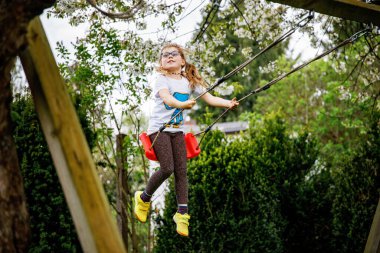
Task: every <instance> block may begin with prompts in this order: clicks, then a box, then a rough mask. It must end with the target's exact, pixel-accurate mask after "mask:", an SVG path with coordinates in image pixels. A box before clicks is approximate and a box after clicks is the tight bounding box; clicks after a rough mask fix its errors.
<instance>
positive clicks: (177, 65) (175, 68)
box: [161, 47, 186, 72]
mask: <svg viewBox="0 0 380 253" xmlns="http://www.w3.org/2000/svg"><path fill="white" fill-rule="evenodd" d="M185 63H186V62H185V59H183V58H182V56H181V54H180V52H179V51H178V49H177V48H176V47H167V48H164V49H163V50H162V52H161V67H162V68H163V69H165V70H167V71H170V72H181V68H182V66H184V65H185Z"/></svg>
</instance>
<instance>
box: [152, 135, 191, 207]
mask: <svg viewBox="0 0 380 253" xmlns="http://www.w3.org/2000/svg"><path fill="white" fill-rule="evenodd" d="M156 135H157V133H155V134H152V135H150V136H149V137H150V139H151V141H153V140H154V138H155V137H156ZM153 149H154V152H155V153H156V156H157V159H158V161H159V162H160V169H159V170H158V171H156V172H155V173H154V174H153V175H152V176H151V177H150V178H149V180H148V184H147V186H146V188H145V192H146V193H147V194H149V195H152V194H153V193H154V192H155V191H156V190H157V188H158V187H159V186H160V185H161V184H162V183H163V182H164V181H165V180H166V179H167V178H168V177H169V176H170V175H171V174H172V173H173V172H174V182H175V192H176V197H177V203H178V204H187V202H188V182H187V167H186V162H187V158H186V144H185V139H184V134H183V133H182V132H176V133H170V132H161V133H160V135H159V136H158V138H157V140H156V142H155V143H154V146H153Z"/></svg>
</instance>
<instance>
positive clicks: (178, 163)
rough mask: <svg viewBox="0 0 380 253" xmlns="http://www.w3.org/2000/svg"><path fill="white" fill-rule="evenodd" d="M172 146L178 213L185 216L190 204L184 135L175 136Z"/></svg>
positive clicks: (176, 134) (172, 139)
mask: <svg viewBox="0 0 380 253" xmlns="http://www.w3.org/2000/svg"><path fill="white" fill-rule="evenodd" d="M171 145H172V147H173V157H174V180H175V191H176V196H177V203H178V211H179V212H181V213H182V214H183V213H187V203H188V181H187V158H186V144H185V138H184V135H183V133H175V134H173V137H172V138H171Z"/></svg>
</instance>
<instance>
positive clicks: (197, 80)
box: [156, 43, 208, 89]
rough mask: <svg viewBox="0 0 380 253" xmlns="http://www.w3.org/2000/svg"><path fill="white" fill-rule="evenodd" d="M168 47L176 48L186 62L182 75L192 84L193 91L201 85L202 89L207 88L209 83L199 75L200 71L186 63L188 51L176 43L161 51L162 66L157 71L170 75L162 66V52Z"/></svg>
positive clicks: (167, 45) (169, 44)
mask: <svg viewBox="0 0 380 253" xmlns="http://www.w3.org/2000/svg"><path fill="white" fill-rule="evenodd" d="M168 47H175V48H176V49H177V50H178V52H179V54H180V55H181V57H182V59H184V60H185V66H182V67H184V70H182V71H181V75H182V76H184V77H186V78H187V80H189V83H190V88H191V89H195V87H196V86H197V85H200V86H202V87H205V88H207V87H208V85H207V83H206V82H205V81H204V80H203V78H202V76H201V75H200V74H199V72H198V69H197V68H196V67H195V66H194V65H193V64H191V63H188V62H187V61H186V57H185V52H186V51H187V50H186V49H184V48H183V47H181V46H180V45H178V44H176V43H168V44H166V45H165V46H163V47H162V49H161V51H160V56H159V60H158V62H159V64H160V66H159V67H157V68H156V71H157V72H159V73H161V74H164V75H165V74H168V71H167V70H165V69H164V68H163V67H162V66H161V59H162V51H163V50H164V49H165V48H168Z"/></svg>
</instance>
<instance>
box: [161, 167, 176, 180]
mask: <svg viewBox="0 0 380 253" xmlns="http://www.w3.org/2000/svg"><path fill="white" fill-rule="evenodd" d="M173 172H174V168H173V167H168V168H161V173H162V175H163V176H164V177H166V178H168V177H170V175H171V174H173Z"/></svg>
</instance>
